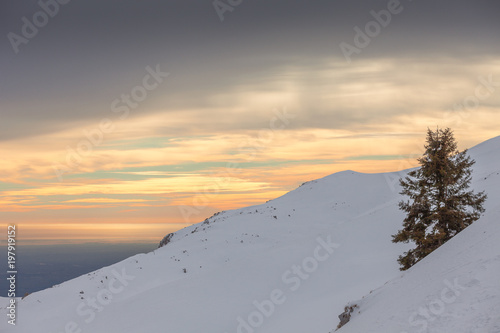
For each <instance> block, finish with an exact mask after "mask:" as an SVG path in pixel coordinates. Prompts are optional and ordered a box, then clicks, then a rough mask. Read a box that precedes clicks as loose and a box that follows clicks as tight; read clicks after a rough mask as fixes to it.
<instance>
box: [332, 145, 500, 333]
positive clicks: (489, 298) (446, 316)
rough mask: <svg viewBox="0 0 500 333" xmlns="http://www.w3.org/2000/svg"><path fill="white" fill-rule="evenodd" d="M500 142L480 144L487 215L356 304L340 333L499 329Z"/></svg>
mask: <svg viewBox="0 0 500 333" xmlns="http://www.w3.org/2000/svg"><path fill="white" fill-rule="evenodd" d="M499 152H500V140H499V138H498V137H497V138H495V139H492V140H489V141H487V142H484V143H482V144H480V145H478V146H476V147H475V148H474V149H473V150H471V151H470V155H471V156H472V157H473V158H474V159H476V160H477V161H478V163H477V165H476V166H475V182H474V188H475V189H477V190H486V192H487V193H488V201H487V203H486V205H485V208H486V213H485V215H484V216H483V217H482V218H481V219H480V220H478V221H477V222H475V223H474V224H472V225H471V226H470V227H468V228H467V229H465V230H464V231H462V232H461V233H460V234H458V235H457V236H456V237H454V238H453V239H452V240H450V241H449V242H448V243H446V244H445V245H443V246H442V247H440V248H439V249H437V250H436V251H435V252H433V253H432V254H431V255H429V256H428V257H426V258H424V259H423V260H422V261H421V262H420V263H418V264H417V265H415V266H414V267H412V268H411V269H410V270H408V271H407V272H405V273H403V274H401V276H400V277H398V278H396V279H394V280H391V281H390V282H389V283H388V284H386V285H385V286H383V287H381V288H379V289H377V290H376V291H374V292H373V293H372V294H370V295H368V296H367V297H365V298H363V299H361V300H360V301H357V302H354V303H357V304H358V308H357V309H356V311H355V312H354V314H353V316H352V319H351V321H350V322H349V323H348V324H346V325H345V326H344V327H342V328H341V329H340V330H339V331H338V332H339V333H353V332H386V333H391V332H394V333H403V332H408V333H410V332H436V333H437V332H450V333H451V332H471V333H499V332H500V193H499V190H498V189H499V187H500V154H499Z"/></svg>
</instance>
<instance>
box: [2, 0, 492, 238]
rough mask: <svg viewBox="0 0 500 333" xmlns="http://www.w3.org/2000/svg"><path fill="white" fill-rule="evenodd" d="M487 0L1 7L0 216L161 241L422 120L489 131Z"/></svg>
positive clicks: (384, 145) (390, 150) (422, 125)
mask: <svg viewBox="0 0 500 333" xmlns="http://www.w3.org/2000/svg"><path fill="white" fill-rule="evenodd" d="M499 14H500V3H498V1H496V0H475V1H451V0H447V1H436V0H433V1H430V0H414V1H412V0H401V1H397V0H391V1H373V0H370V1H368V0H363V1H352V0H351V1H347V0H339V1H333V0H330V1H326V0H317V1H299V0H287V1H284V0H266V1H264V0H252V1H250V0H216V1H213V0H203V1H202V0H197V1H194V0H182V1H181V0H165V1H153V0H145V1H131V0H121V1H117V0H109V1H97V0H86V1H81V0H80V1H78V0H71V1H68V0H59V1H56V0H40V1H28V0H26V1H22V2H21V1H16V2H14V1H11V2H9V3H8V4H5V3H4V4H3V5H2V10H1V11H0V31H1V33H2V38H1V41H0V44H1V47H0V64H1V65H0V77H1V79H0V156H1V163H0V223H1V224H2V228H4V229H5V230H6V229H7V227H6V226H7V224H16V226H17V229H18V237H19V238H20V239H21V240H22V241H23V242H25V243H26V244H49V243H50V244H53V243H68V242H69V243H78V242H85V241H89V240H91V241H96V240H99V241H108V242H137V241H150V242H156V241H158V242H159V241H160V240H161V238H162V237H163V236H164V235H165V234H167V233H170V232H173V231H175V230H178V229H180V228H183V227H185V226H188V225H190V224H193V223H197V222H201V221H203V220H204V219H205V218H207V217H209V216H211V215H212V214H214V213H215V212H218V211H221V210H227V209H234V208H238V207H242V206H248V205H253V204H260V203H264V202H266V201H267V200H270V199H273V198H276V197H278V196H281V195H283V194H285V193H286V192H288V191H290V190H293V189H295V188H296V187H298V186H299V185H300V184H301V183H303V182H305V181H309V180H312V179H316V178H320V177H324V176H326V175H329V174H332V173H335V172H338V171H342V170H355V171H358V172H368V173H372V172H389V171H396V170H402V169H406V168H410V167H413V166H416V165H417V162H416V158H417V157H418V156H420V155H421V154H422V152H423V144H424V140H425V133H426V130H427V128H436V127H438V126H439V127H451V128H452V129H453V130H454V133H455V137H456V139H457V140H458V142H459V148H460V149H466V148H470V147H472V146H474V145H476V144H478V143H480V142H482V141H484V140H487V139H489V138H492V137H495V136H498V135H500V132H499V130H498V123H499V121H500V112H499V111H500V94H499V91H500V58H499V54H500V52H499V51H500V34H498V32H499V31H500V20H498V15H499Z"/></svg>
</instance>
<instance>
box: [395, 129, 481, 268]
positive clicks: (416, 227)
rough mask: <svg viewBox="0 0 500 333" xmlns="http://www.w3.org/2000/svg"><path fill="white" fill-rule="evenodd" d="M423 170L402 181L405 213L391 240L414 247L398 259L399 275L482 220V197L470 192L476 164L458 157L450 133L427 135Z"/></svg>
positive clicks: (401, 204)
mask: <svg viewBox="0 0 500 333" xmlns="http://www.w3.org/2000/svg"><path fill="white" fill-rule="evenodd" d="M426 142H427V144H426V145H425V153H424V155H423V156H422V157H421V158H419V159H418V162H419V164H420V168H418V169H416V170H413V171H411V172H409V173H408V176H406V177H405V178H404V179H400V184H401V186H402V188H403V190H402V192H401V193H400V194H402V195H405V196H408V197H409V200H406V201H405V200H402V201H400V202H399V208H400V209H401V210H403V211H405V212H406V214H407V215H406V218H405V219H404V221H403V229H402V230H399V231H398V233H397V234H395V235H393V236H392V238H393V239H392V241H393V242H394V243H398V242H403V243H408V242H409V241H412V242H414V243H415V245H416V247H415V248H414V249H411V250H409V251H407V252H405V253H404V255H401V256H399V259H398V262H399V263H400V264H401V268H400V269H401V270H402V271H404V270H407V269H408V268H410V267H411V266H413V265H414V264H416V263H417V262H418V261H419V260H421V259H422V258H424V257H425V256H427V255H428V254H429V253H431V252H432V251H434V250H435V249H437V248H438V247H439V246H441V245H443V244H444V243H445V242H446V241H448V240H449V239H451V238H452V237H453V236H455V235H456V234H458V233H459V232H460V231H462V230H463V229H465V228H466V227H467V226H469V225H470V224H472V223H473V222H474V221H476V220H477V219H479V217H480V216H481V213H483V212H484V208H483V203H484V201H485V200H486V195H485V194H484V192H480V193H477V194H475V193H474V192H473V191H471V190H469V185H470V182H471V178H472V176H471V174H472V169H471V167H472V165H473V164H474V163H475V161H474V160H472V159H471V158H470V157H469V156H467V150H464V151H462V152H459V151H458V150H457V143H456V141H455V138H454V137H453V132H452V131H451V129H449V128H447V129H444V130H442V129H437V130H436V131H435V132H433V131H431V130H430V129H428V130H427V140H426Z"/></svg>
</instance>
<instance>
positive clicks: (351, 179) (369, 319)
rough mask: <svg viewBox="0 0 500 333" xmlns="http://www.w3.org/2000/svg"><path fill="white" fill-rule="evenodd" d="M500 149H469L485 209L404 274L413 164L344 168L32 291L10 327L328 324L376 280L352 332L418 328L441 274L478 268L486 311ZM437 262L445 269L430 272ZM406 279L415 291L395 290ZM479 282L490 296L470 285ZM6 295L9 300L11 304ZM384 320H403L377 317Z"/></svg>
mask: <svg viewBox="0 0 500 333" xmlns="http://www.w3.org/2000/svg"><path fill="white" fill-rule="evenodd" d="M499 151H500V137H499V138H495V139H493V140H490V141H489V142H485V143H483V144H481V145H479V146H477V147H475V148H474V149H471V151H470V154H471V155H472V156H473V157H474V158H475V159H476V160H477V164H476V170H477V173H476V175H475V179H474V187H475V188H476V189H483V188H485V189H486V190H487V192H488V194H489V200H488V204H487V208H488V212H487V215H486V216H485V218H484V219H482V220H480V221H478V222H476V223H475V224H474V225H472V226H471V227H469V228H468V229H466V230H465V231H464V232H462V233H461V234H459V235H458V236H457V237H456V238H455V239H454V240H453V242H451V241H450V242H449V243H447V244H445V246H443V247H442V248H441V249H440V250H439V252H438V251H436V252H435V254H434V253H433V254H432V255H431V256H429V257H428V258H427V259H428V260H427V259H426V261H422V262H421V263H419V264H418V265H416V266H415V267H414V269H412V270H410V271H408V272H406V273H405V274H401V272H400V271H399V269H398V264H397V262H396V258H397V256H398V255H399V254H401V253H402V252H404V251H405V250H406V249H407V248H408V247H407V245H405V244H393V243H391V237H390V235H391V234H394V233H395V232H396V231H397V230H398V229H399V228H400V227H401V222H402V219H403V217H404V215H403V213H402V212H400V211H399V210H398V208H397V202H398V200H400V196H399V194H398V192H399V187H398V186H397V185H395V184H396V182H395V180H397V179H398V178H399V177H400V176H402V175H404V174H405V173H406V172H399V173H392V174H360V173H356V172H353V171H345V172H340V173H336V174H333V175H331V176H328V177H325V178H322V179H319V180H315V181H311V182H308V183H305V184H304V185H303V186H301V187H299V188H298V189H296V190H294V191H292V192H290V193H288V194H286V195H284V196H282V197H280V198H278V199H275V200H272V201H270V202H268V203H266V204H263V205H258V206H252V207H247V208H243V209H238V210H234V211H227V212H222V213H220V214H217V215H215V216H213V217H211V218H210V219H207V220H206V221H205V222H202V223H199V224H197V225H194V226H191V227H188V228H185V229H183V230H180V231H178V232H177V233H175V234H174V235H173V236H172V237H171V240H170V242H169V243H168V244H167V245H166V246H164V247H162V248H160V249H158V250H156V251H154V252H151V253H148V254H141V255H137V256H134V257H131V258H129V259H126V260H124V261H122V262H119V263H117V264H114V265H112V266H109V267H106V268H102V269H100V270H98V271H95V272H93V273H91V274H88V275H84V276H81V277H79V278H76V279H73V280H71V281H68V282H65V283H63V284H61V285H58V286H54V287H53V288H50V289H47V290H44V291H40V292H37V293H34V294H32V295H29V296H28V297H26V298H25V299H24V300H22V301H21V300H20V301H19V302H18V304H17V305H18V314H19V317H18V320H17V325H16V326H15V327H13V326H11V325H8V324H7V321H6V320H1V321H0V332H26V333H28V332H29V333H31V332H52V333H54V332H92V333H99V332H103V333H104V332H106V333H112V332H174V333H190V332H210V333H233V332H242V333H252V332H263V333H265V332H269V333H271V332H283V333H284V332H286V333H295V332H297V333H299V332H302V333H303V332H308V333H309V332H311V333H327V332H330V331H331V330H332V329H333V328H334V327H335V326H336V325H337V323H338V318H337V315H338V314H339V313H341V312H342V310H343V308H344V306H345V304H346V303H347V302H348V301H351V300H356V299H361V298H362V297H363V296H364V295H367V294H369V293H370V291H371V290H375V289H376V291H375V292H374V293H373V294H372V295H370V297H366V298H365V299H363V303H362V304H360V305H361V308H362V309H363V311H362V313H361V314H359V315H356V316H355V317H353V319H352V321H351V322H350V323H349V324H347V325H346V326H345V327H343V328H342V329H341V330H342V332H343V331H344V330H345V331H346V332H391V331H390V329H392V328H394V329H396V331H397V332H400V331H402V330H404V329H405V330H407V331H408V332H412V331H411V330H410V328H411V327H408V326H409V325H408V324H407V325H406V326H404V320H406V322H407V318H405V316H406V314H407V313H409V312H411V311H414V309H415V307H414V306H413V305H417V306H416V309H418V305H420V304H424V305H425V304H426V303H425V302H423V303H419V300H420V298H422V297H423V298H424V299H427V298H428V297H429V296H428V295H435V294H436V293H435V289H436V288H439V287H440V288H441V289H442V288H444V287H445V285H443V284H442V283H443V279H445V278H448V279H449V280H450V281H453V278H454V277H455V276H456V274H459V273H460V274H462V273H463V274H465V272H469V271H470V274H471V275H470V276H471V279H469V280H468V279H466V278H465V277H464V279H463V283H464V284H465V283H471V287H469V288H471V289H469V290H471V291H470V293H471V296H470V297H472V296H474V297H475V298H474V299H477V304H475V303H474V304H475V305H471V307H475V308H476V310H477V311H480V309H482V307H481V306H482V305H480V304H483V305H485V306H488V305H490V304H493V303H495V302H496V304H498V299H499V298H498V294H495V293H494V290H488V289H487V283H491V284H492V286H494V281H495V278H496V281H499V280H500V273H499V272H498V263H499V261H498V253H499V251H498V249H499V248H498V245H496V244H495V242H494V240H495V239H498V230H499V228H498V227H496V224H498V223H496V224H495V222H496V221H498V217H499V216H500V212H499V207H498V205H497V204H496V203H497V202H498V197H499V190H498V188H499V186H498V185H499V179H500V178H499V176H498V174H496V172H498V170H499V167H498V166H499V165H500V163H498V162H499V161H498V157H497V155H499V154H498V152H499ZM484 178H486V179H484ZM488 237H490V238H488ZM488 239H489V240H491V241H488ZM463 244H468V245H467V247H464V246H466V245H463ZM466 249H467V251H466ZM457 253H460V255H457ZM478 258H480V259H481V260H483V261H478ZM495 258H496V260H495ZM488 260H489V261H488ZM447 265H448V266H447ZM495 265H496V266H495ZM420 267H423V268H420ZM446 267H448V268H446ZM483 267H484V268H485V270H483V271H481V269H482V268H483ZM495 267H496V271H494V269H495ZM435 269H439V270H440V272H441V270H442V272H441V273H439V274H440V275H438V274H434V273H432V272H433V271H434V270H435ZM455 272H456V273H455ZM431 273H432V274H431ZM476 273H477V274H476ZM490 273H491V274H490ZM412 274H414V275H412ZM460 274H459V275H460ZM474 274H475V275H474ZM481 274H482V275H481ZM401 275H403V277H402V278H398V277H400V276H401ZM412 276H414V277H413V278H411V277H412ZM433 276H435V278H433V279H434V280H432V281H434V282H433V283H431V284H429V283H427V282H426V281H428V280H429V279H430V278H431V277H433ZM457 276H458V275H457ZM461 276H462V275H460V276H458V277H459V278H460V277H461ZM464 276H465V275H464ZM472 277H473V278H472ZM488 277H491V278H488ZM474 279H475V280H474ZM476 280H477V281H479V282H477V281H476ZM387 281H391V282H389V284H387V285H386V286H385V287H383V288H379V287H380V286H382V285H384V283H386V282H387ZM459 281H460V282H462V280H459ZM483 281H484V283H485V285H484V286H485V287H484V289H482V287H481V286H483V285H482V284H481V283H483ZM439 283H441V285H439ZM398 284H399V285H400V288H407V289H396V287H397V286H398ZM427 285H429V288H427V287H426V286H427ZM377 288H379V289H377ZM393 288H394V289H393ZM418 288H420V289H418ZM474 288H475V289H474ZM479 289H480V290H481V291H482V292H483V294H481V293H475V294H474V295H472V291H478V290H479ZM498 289H500V288H497V289H496V290H498ZM405 294H407V295H408V297H407V298H408V299H410V298H411V300H412V302H413V301H414V304H413V303H409V302H407V301H404V300H402V301H401V303H397V304H396V303H394V306H393V309H394V310H393V311H389V310H387V311H386V310H384V311H382V310H380V309H379V305H377V304H379V303H380V302H382V303H383V302H391V301H390V300H391V299H392V298H394V302H396V300H397V299H398V297H399V298H403V296H402V295H405ZM438 294H439V289H438ZM426 295H427V296H426ZM466 295H469V294H466V291H463V294H462V296H460V298H458V299H457V301H456V302H455V303H453V304H451V305H449V306H448V305H447V308H446V313H448V314H453V315H456V316H457V317H458V316H461V314H460V312H457V311H458V308H457V311H452V310H453V309H452V307H451V306H452V305H455V306H458V305H459V304H462V305H464V306H467V305H468V304H470V302H471V301H472V300H473V298H470V299H469V297H468V296H467V297H464V296H466ZM490 295H492V296H493V297H491V298H489V297H490ZM495 295H496V296H495ZM6 304H7V299H6V298H1V299H0V307H2V308H3V309H2V312H3V311H5V307H6ZM386 306H387V305H386ZM365 311H366V313H365ZM464 311H465V310H464ZM467 311H469V309H467ZM491 311H492V312H491V313H494V311H495V309H494V308H492V309H491ZM485 313H486V312H485ZM488 313H489V312H488ZM497 313H500V311H497ZM370 314H371V315H370ZM384 316H388V317H384ZM445 316H446V315H445V314H443V315H442V316H441V318H444V317H445ZM400 317H401V318H403V319H400ZM474 318H476V319H477V318H479V317H474ZM396 319H397V320H396ZM491 320H493V319H491ZM434 322H436V321H434ZM434 322H433V324H434ZM386 323H387V325H391V323H395V324H394V326H380V329H379V328H378V327H377V326H375V325H386ZM396 323H401V325H400V326H396ZM355 325H360V326H358V328H356V326H355ZM366 325H371V326H366ZM457 325H458V324H457ZM367 327H370V329H367ZM386 328H387V329H386ZM400 328H402V329H400ZM348 329H350V331H348ZM399 329H400V330H399ZM398 330H399V331H398ZM396 331H394V332H396ZM443 332H461V331H460V330H458V331H457V330H450V331H447V330H445V331H443ZM485 332H489V331H485ZM492 332H495V331H492Z"/></svg>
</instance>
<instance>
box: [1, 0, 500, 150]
mask: <svg viewBox="0 0 500 333" xmlns="http://www.w3.org/2000/svg"><path fill="white" fill-rule="evenodd" d="M42 1H44V0H42ZM44 2H46V1H44ZM387 3H388V1H378V0H377V1H368V0H363V1H356V2H354V1H347V0H343V1H332V0H329V1H327V0H318V1H305V0H304V1H298V0H287V1H285V0H274V1H270V0H251V1H250V0H243V1H242V3H241V4H240V5H239V6H237V7H235V8H234V11H233V12H226V13H225V20H224V22H220V20H219V17H218V15H217V13H216V11H215V9H214V7H213V5H212V0H204V1H200V0H197V1H194V0H191V1H186V0H175V1H152V0H146V1H129V0H120V1H118V0H113V1H105V2H104V1H97V0H91V1H82V0H80V1H78V0H72V1H70V2H69V3H68V4H66V5H61V6H60V8H59V13H58V14H57V15H56V16H55V17H53V18H50V20H49V22H48V24H47V25H46V26H44V27H43V28H40V29H39V32H38V34H37V35H36V36H35V37H34V38H32V39H30V41H29V42H28V44H26V45H24V44H22V45H20V46H19V49H20V52H19V53H18V54H15V53H14V51H13V49H12V47H11V44H10V42H9V40H8V38H7V34H8V33H9V32H14V33H17V34H21V26H22V24H23V22H22V21H21V18H22V17H23V16H26V17H27V18H28V19H30V20H31V19H32V16H33V14H35V13H36V12H37V11H39V10H40V7H39V5H38V3H37V1H22V2H17V1H16V2H14V1H12V2H10V3H9V6H8V7H6V8H3V9H2V11H1V14H0V15H1V17H0V22H1V23H0V24H1V25H0V31H1V33H2V36H3V37H2V42H1V51H0V60H1V64H2V65H1V72H0V75H1V82H0V113H1V114H0V117H1V118H0V140H8V139H12V138H16V137H23V136H32V135H37V134H41V133H49V132H52V131H56V130H60V129H62V128H65V127H68V126H72V125H73V124H75V123H78V122H86V121H96V120H98V119H101V118H102V117H103V116H105V115H106V114H107V113H109V105H110V103H111V101H112V100H113V99H115V98H116V97H118V96H120V94H121V93H123V92H127V91H130V88H131V87H133V86H134V85H136V84H138V83H140V80H141V78H142V77H143V75H144V68H145V67H146V66H147V65H151V66H154V65H155V64H157V63H160V64H161V65H162V68H163V69H164V70H166V71H170V72H171V73H172V77H171V79H169V80H168V81H169V82H167V83H166V84H165V86H162V90H161V91H160V92H158V94H160V95H161V96H162V98H160V97H159V96H158V94H157V95H156V97H155V98H152V99H151V100H148V101H147V103H145V105H144V107H143V108H142V109H141V112H157V111H158V110H159V109H162V110H167V111H168V110H178V109H179V108H180V109H182V108H196V107H199V108H204V107H213V106H220V105H214V103H213V101H212V96H214V95H217V94H224V93H227V92H230V91H233V90H244V88H245V87H250V86H252V87H255V86H259V85H261V86H263V87H264V86H266V87H267V86H269V85H270V84H271V83H272V81H273V79H275V78H276V76H279V75H282V73H283V72H286V69H287V68H299V69H300V70H298V73H299V75H300V76H301V77H300V78H299V79H298V81H299V86H301V85H304V87H301V89H302V95H303V96H302V97H301V103H300V104H301V105H300V107H302V108H308V109H310V110H311V114H310V116H309V118H308V116H306V117H303V118H302V119H301V123H299V124H300V125H302V126H318V127H323V126H326V125H325V123H326V122H324V121H318V119H319V118H318V115H323V116H326V115H327V114H328V113H329V110H328V109H325V108H324V106H322V105H315V102H314V100H315V99H317V96H316V95H315V92H312V91H308V90H307V84H308V83H310V84H311V85H312V86H313V87H317V88H318V89H321V84H322V83H323V82H322V80H321V64H323V63H324V61H325V60H326V59H330V58H333V59H339V60H342V61H343V60H344V57H343V55H342V52H341V50H340V48H339V43H341V42H343V41H345V42H347V43H351V44H352V43H353V38H354V30H353V27H354V26H359V27H364V24H365V23H367V22H369V21H370V20H373V17H372V16H371V14H370V11H371V10H376V11H379V10H382V9H385V8H387ZM401 4H402V6H403V8H404V10H403V11H402V12H401V13H400V14H398V15H397V16H394V17H393V18H392V22H391V24H390V25H389V26H388V27H387V28H385V29H384V30H383V31H382V33H381V34H380V36H377V37H376V39H374V40H373V41H372V42H371V44H370V45H369V47H367V48H366V49H363V51H362V53H361V54H359V55H356V56H354V58H356V59H359V60H370V59H381V58H397V59H433V58H434V57H436V58H438V57H439V58H443V57H449V58H451V59H454V60H460V61H462V62H463V64H467V63H474V62H477V61H482V59H484V58H495V57H498V55H499V48H500V43H499V41H500V37H499V34H498V31H500V20H498V14H500V3H498V1H496V0H477V1H451V0H447V1H435V0H434V1H431V0H425V1H424V0H419V1H415V0H414V1H412V2H410V1H408V0H405V1H401ZM345 66H348V65H347V64H345ZM351 66H357V64H356V62H354V63H353V64H351ZM308 69H309V70H310V72H311V73H312V74H310V75H307V71H308ZM443 70H445V69H443ZM274 75H276V76H274ZM350 75H351V76H350V79H356V78H355V77H354V76H352V74H350ZM476 75H477V74H474V76H476ZM338 78H339V79H346V77H345V76H339V77H338ZM358 79H359V80H366V79H367V76H366V74H363V75H361V76H360V77H359V78H358ZM368 79H369V78H368ZM327 83H328V82H325V87H326V86H327V85H326V84H327ZM276 89H279V87H276ZM315 110H316V111H315ZM374 114H375V113H374ZM336 117H337V119H338V121H337V124H339V123H342V121H346V119H348V118H350V119H351V121H355V120H360V121H361V120H363V119H364V120H366V119H367V118H366V117H364V116H363V115H359V117H358V116H356V115H352V113H351V112H350V111H349V110H338V112H337V115H336ZM247 118H250V115H248V116H247ZM357 118H360V119H357ZM208 121H210V120H208ZM246 124H248V125H247V126H249V127H251V126H253V125H252V122H251V119H249V121H248V122H246ZM300 125H297V126H300ZM255 126H258V125H257V124H255Z"/></svg>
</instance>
